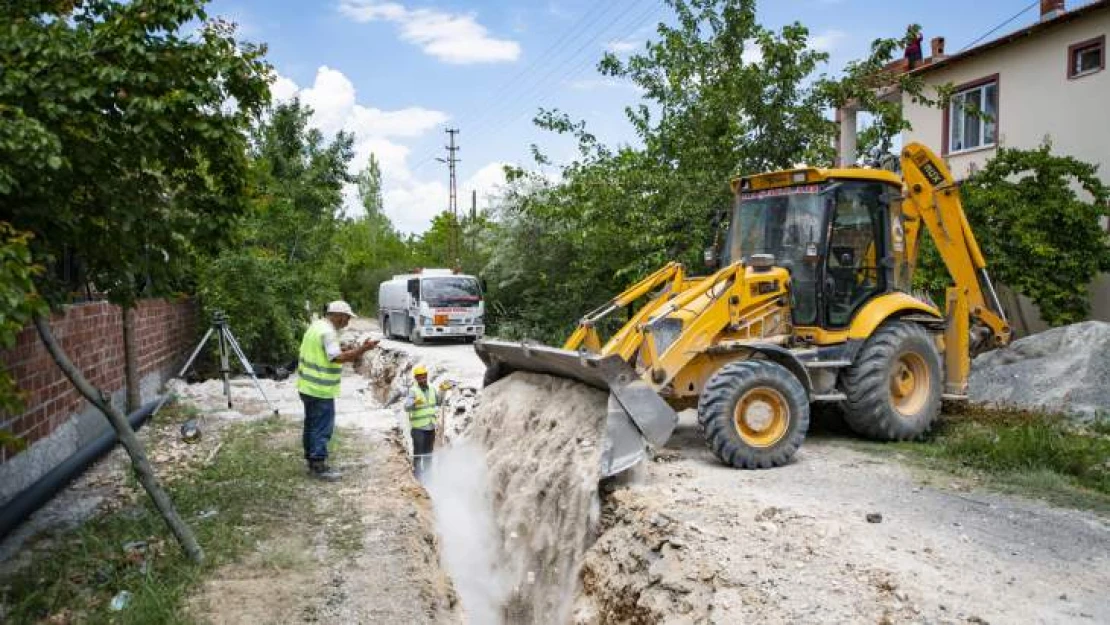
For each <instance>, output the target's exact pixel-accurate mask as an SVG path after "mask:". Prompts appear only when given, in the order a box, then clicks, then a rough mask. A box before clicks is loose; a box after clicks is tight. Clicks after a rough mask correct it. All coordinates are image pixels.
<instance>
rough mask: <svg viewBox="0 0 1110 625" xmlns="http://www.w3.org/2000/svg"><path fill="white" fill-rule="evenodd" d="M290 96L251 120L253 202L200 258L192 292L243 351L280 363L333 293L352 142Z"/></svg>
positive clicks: (293, 352)
mask: <svg viewBox="0 0 1110 625" xmlns="http://www.w3.org/2000/svg"><path fill="white" fill-rule="evenodd" d="M311 114H312V111H311V109H309V108H308V107H307V106H305V105H303V104H301V103H300V102H298V101H296V100H294V101H293V102H290V103H285V104H281V105H278V106H277V107H275V108H274V109H273V110H272V111H271V112H270V114H269V116H268V117H267V118H266V119H265V120H264V121H263V122H262V123H261V124H259V125H258V127H257V128H256V129H255V131H254V133H253V136H252V139H253V140H252V146H251V150H250V180H251V189H250V192H251V203H250V211H249V212H248V213H247V215H246V216H245V217H244V218H243V219H241V220H239V221H238V222H237V223H236V224H235V228H234V230H233V231H232V235H233V237H234V240H235V244H234V245H231V246H228V247H225V248H223V249H222V250H221V251H220V252H219V253H217V254H215V255H212V256H210V257H208V258H206V259H205V260H204V261H203V262H202V263H201V267H200V271H199V275H198V284H197V293H198V295H199V296H200V299H201V303H202V307H203V309H204V311H205V312H206V313H211V312H213V311H215V310H221V311H223V312H225V313H227V315H228V317H229V319H230V321H231V324H232V330H233V332H234V333H235V335H236V337H237V338H238V339H239V341H240V343H241V344H242V345H243V347H244V349H245V350H246V351H247V352H248V355H249V356H250V357H251V358H252V359H257V360H261V361H262V362H269V363H281V362H287V361H288V360H290V359H291V358H292V357H294V356H295V355H296V345H297V343H298V342H299V340H300V333H301V331H302V330H303V329H304V326H305V324H306V323H307V321H308V319H309V315H310V313H311V312H312V311H313V310H317V311H318V310H319V308H320V307H321V306H322V305H323V304H324V303H325V302H327V301H328V300H331V299H335V298H336V297H338V296H339V276H340V274H341V271H342V261H343V259H342V255H341V254H340V253H338V251H337V250H336V249H335V247H334V242H335V238H336V236H337V233H338V232H339V230H340V227H341V224H342V208H343V186H344V185H345V184H347V183H349V182H352V180H353V179H352V177H351V176H350V175H349V174H348V164H349V163H350V161H351V159H352V157H353V153H352V142H353V139H352V137H351V136H350V135H348V134H346V133H342V132H341V133H339V134H338V135H337V136H336V137H335V138H334V139H333V140H331V141H327V140H326V139H325V137H324V136H323V135H322V134H321V133H320V131H319V130H316V129H315V128H311V127H310V126H309V123H308V120H309V117H310V116H311Z"/></svg>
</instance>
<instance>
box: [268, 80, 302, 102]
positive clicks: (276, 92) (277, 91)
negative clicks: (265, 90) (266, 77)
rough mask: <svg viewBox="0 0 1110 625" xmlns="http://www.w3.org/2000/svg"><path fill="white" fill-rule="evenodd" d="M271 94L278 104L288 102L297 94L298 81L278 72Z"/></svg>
mask: <svg viewBox="0 0 1110 625" xmlns="http://www.w3.org/2000/svg"><path fill="white" fill-rule="evenodd" d="M270 95H272V96H273V98H274V102H275V103H277V104H280V103H282V102H288V101H289V100H292V99H293V97H294V96H296V95H297V83H295V82H293V81H292V80H289V79H288V78H286V77H285V76H282V75H281V74H278V76H277V80H275V81H274V84H272V85H270Z"/></svg>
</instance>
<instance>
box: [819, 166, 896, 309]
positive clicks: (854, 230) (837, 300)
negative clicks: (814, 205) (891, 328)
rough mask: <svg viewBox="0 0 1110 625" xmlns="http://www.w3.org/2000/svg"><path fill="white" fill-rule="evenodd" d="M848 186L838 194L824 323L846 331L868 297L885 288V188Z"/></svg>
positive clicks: (827, 268)
mask: <svg viewBox="0 0 1110 625" xmlns="http://www.w3.org/2000/svg"><path fill="white" fill-rule="evenodd" d="M887 186H888V185H884V184H881V183H872V182H854V181H853V182H844V183H842V184H841V185H840V186H839V187H838V188H837V190H836V197H835V199H834V206H833V213H832V216H831V222H830V225H829V239H828V247H827V254H826V257H825V268H824V288H823V292H822V294H823V295H824V297H823V300H824V309H825V311H824V312H825V325H826V327H828V328H845V327H847V326H848V325H849V324H850V323H851V321H852V318H853V317H854V316H855V313H856V311H858V310H859V309H860V307H861V306H863V304H865V303H866V302H867V301H868V300H869V299H871V298H872V297H874V296H875V295H878V294H880V293H884V292H885V291H886V290H887V284H886V282H887V279H886V275H885V274H886V272H885V271H883V270H882V267H881V265H883V264H884V263H883V259H885V258H886V256H887V242H886V236H885V232H886V223H887V219H888V214H889V207H888V204H887V203H888V202H889V200H888V198H887V196H886V195H885V194H884V192H885V191H887V189H886V187H887Z"/></svg>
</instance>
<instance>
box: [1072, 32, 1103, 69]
mask: <svg viewBox="0 0 1110 625" xmlns="http://www.w3.org/2000/svg"><path fill="white" fill-rule="evenodd" d="M1105 68H1106V36H1105V35H1104V36H1102V37H1097V38H1095V39H1089V40H1087V41H1082V42H1080V43H1077V44H1074V45H1071V46H1068V78H1079V77H1081V76H1086V75H1088V74H1094V73H1096V72H1100V71H1102V70H1103V69H1105Z"/></svg>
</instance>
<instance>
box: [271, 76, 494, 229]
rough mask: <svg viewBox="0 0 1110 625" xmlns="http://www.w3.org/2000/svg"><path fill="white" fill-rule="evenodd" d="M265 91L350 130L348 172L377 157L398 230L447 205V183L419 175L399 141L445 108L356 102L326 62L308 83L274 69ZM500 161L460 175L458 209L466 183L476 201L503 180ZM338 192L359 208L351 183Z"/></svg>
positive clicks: (421, 223) (326, 125)
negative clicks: (300, 83)
mask: <svg viewBox="0 0 1110 625" xmlns="http://www.w3.org/2000/svg"><path fill="white" fill-rule="evenodd" d="M270 91H271V93H272V94H273V96H274V100H275V101H277V102H287V101H289V100H291V99H293V97H295V96H299V97H300V99H301V101H302V102H304V103H305V104H307V105H309V106H311V107H312V108H313V113H312V119H311V124H312V125H313V126H314V127H316V128H319V129H320V130H321V131H322V132H324V133H325V134H328V135H333V134H335V133H336V132H339V131H340V130H344V131H347V132H349V133H351V134H352V135H353V136H354V139H355V143H354V152H355V157H354V160H352V161H351V170H352V172H355V171H358V170H360V169H362V168H363V167H364V166H365V165H366V163H367V161H368V160H369V159H370V155H371V154H373V155H374V156H375V157H376V158H377V159H378V163H379V165H380V166H381V170H382V200H383V202H384V205H385V212H386V215H388V216H389V218H390V220H392V221H393V225H394V226H396V227H397V229H398V230H401V231H402V232H423V231H424V230H426V229H427V228H428V226H429V225H430V224H431V221H432V218H433V217H435V216H436V215H437V214H439V213H440V212H442V211H443V210H445V209H446V208H447V184H446V182H445V181H441V180H438V178H440V177H441V176H440V174H439V171H438V170H436V171H435V173H433V174H430V175H432V176H435V178H437V179H433V180H420V179H418V178H417V177H416V175H415V173H414V172H413V170H412V164H411V163H410V162H409V157H410V156H411V155H412V149H411V148H410V147H409V146H408V145H405V143H404V141H405V140H409V139H412V138H415V137H420V136H423V135H425V134H427V133H429V132H431V131H433V130H435V129H436V128H437V127H439V126H441V125H443V124H444V123H445V122H446V121H447V120H448V119H449V117H448V115H447V114H446V113H443V112H441V111H435V110H431V109H426V108H423V107H419V106H412V107H408V108H403V109H397V110H392V111H386V110H382V109H378V108H374V107H370V106H366V105H363V104H359V102H358V93H357V91H356V90H355V86H354V84H352V83H351V81H350V80H349V79H348V78H347V77H346V76H345V75H344V74H343V73H342V72H340V71H339V70H335V69H331V68H329V67H326V66H325V67H321V68H319V70H317V72H316V77H315V79H314V81H313V83H312V85H311V86H309V87H305V88H300V87H298V86H297V84H296V83H295V82H293V81H292V80H290V79H289V78H286V77H285V76H281V75H278V77H277V79H276V80H275V82H274V84H273V85H271V86H270ZM501 167H502V163H489V164H488V165H486V166H484V167H482V168H481V169H479V170H478V171H477V172H475V173H474V174H473V175H472V176H470V177H469V178H467V179H466V180H464V181H460V184H459V204H460V206H459V208H460V210H469V208H470V190H471V189H476V190H477V191H478V203H479V206H483V205H484V204H485V199H486V197H487V196H488V195H489V194H490V193H492V192H494V191H495V190H496V187H497V186H499V185H502V184H504V174H503V173H502V171H501ZM343 197H344V204H345V210H346V212H347V214H349V215H356V214H359V213H360V212H361V211H362V207H361V205H360V204H359V201H358V193H357V191H356V190H355V187H354V185H348V186H347V188H345V189H344V191H343Z"/></svg>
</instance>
